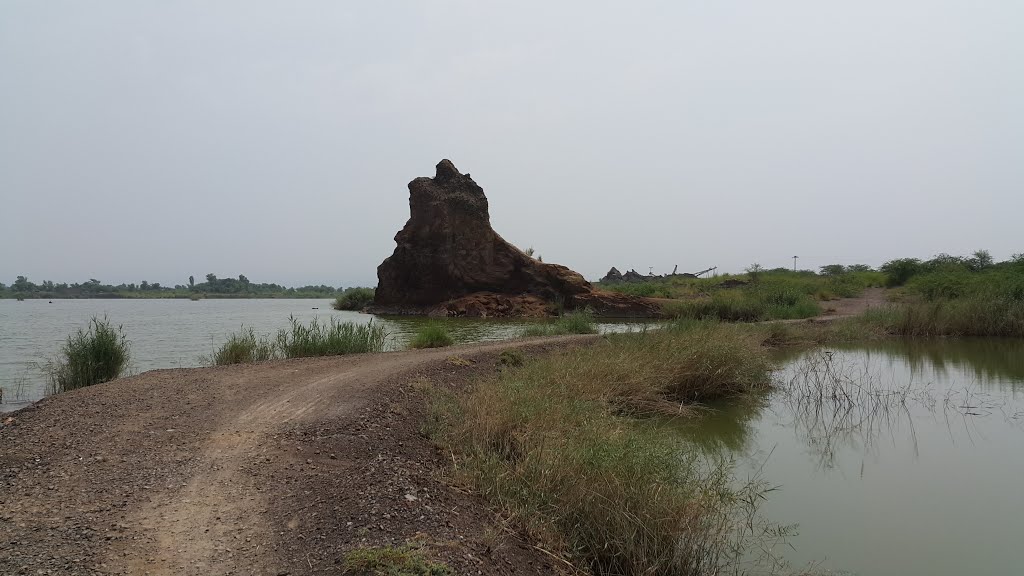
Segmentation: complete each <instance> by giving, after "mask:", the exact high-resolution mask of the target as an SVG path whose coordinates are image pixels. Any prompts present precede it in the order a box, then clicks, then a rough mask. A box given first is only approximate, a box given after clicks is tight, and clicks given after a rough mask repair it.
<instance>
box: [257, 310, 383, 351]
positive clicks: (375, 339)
mask: <svg viewBox="0 0 1024 576" xmlns="http://www.w3.org/2000/svg"><path fill="white" fill-rule="evenodd" d="M288 320H289V321H290V322H291V328H290V329H284V328H282V329H281V330H280V331H278V333H277V347H278V350H280V351H281V353H282V355H283V356H284V357H285V358H302V357H306V356H336V355H340V354H356V353H360V352H382V351H383V350H384V346H385V343H386V341H387V336H388V334H387V331H386V330H385V329H384V327H383V326H381V325H380V324H375V323H373V322H370V323H369V324H354V323H352V322H338V321H337V320H335V319H334V318H331V319H330V322H329V323H327V324H323V323H321V322H320V321H319V320H317V319H315V318H314V319H313V320H312V321H311V322H310V323H309V324H308V325H306V324H303V323H301V322H299V321H298V320H297V319H296V318H295V317H289V318H288Z"/></svg>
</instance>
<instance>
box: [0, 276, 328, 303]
mask: <svg viewBox="0 0 1024 576" xmlns="http://www.w3.org/2000/svg"><path fill="white" fill-rule="evenodd" d="M344 291H345V288H343V287H334V286H327V285H326V284H321V285H319V286H314V285H308V286H300V287H297V288H289V287H285V286H282V285H280V284H275V283H254V282H251V281H250V280H249V279H248V278H246V276H245V275H244V274H239V275H238V277H237V278H218V277H217V275H216V274H213V273H210V274H207V275H206V281H205V282H196V278H195V276H189V277H188V282H187V283H186V284H177V285H175V286H174V287H171V286H162V285H161V284H160V283H159V282H152V283H151V282H147V281H146V280H143V281H141V282H139V283H138V284H136V283H134V282H133V283H127V284H126V283H121V284H117V285H114V284H104V283H103V282H101V281H100V280H97V279H95V278H90V279H89V280H88V281H86V282H77V283H71V284H69V283H66V282H62V283H55V282H53V281H51V280H44V281H43V282H41V283H39V284H36V283H34V282H32V281H30V280H29V279H28V278H27V277H26V276H18V277H17V278H16V279H15V280H14V282H13V283H11V285H10V286H8V285H6V284H4V283H2V282H0V298H11V297H19V298H176V297H177V298H189V297H191V296H193V295H215V296H233V297H247V296H253V297H254V296H263V297H291V298H320V297H323V298H330V297H335V296H337V295H338V294H341V293H343V292H344Z"/></svg>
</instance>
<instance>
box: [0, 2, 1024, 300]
mask: <svg viewBox="0 0 1024 576" xmlns="http://www.w3.org/2000/svg"><path fill="white" fill-rule="evenodd" d="M1022 26H1024V3H1021V2H1017V1H1007V2H999V1H983V2H977V1H975V2H968V1H962V2H942V1H936V0H905V1H900V2H892V1H884V2H883V1H875V0H860V1H857V2H822V1H820V0H806V1H789V0H775V1H773V2H753V1H751V2H736V1H731V0H718V1H715V2H703V1H701V2H696V1H689V2H682V1H665V2H594V1H580V2H559V3H555V2H526V1H523V0H516V1H509V2H484V1H479V0H465V1H457V2H456V1H451V2H386V1H382V2H360V3H355V2H337V1H330V2H328V1H324V2H254V1H252V0H245V1H240V2H223V1H222V2H206V1H201V2H166V1H163V0H159V1H140V0H130V1H118V2H114V1H107V2H54V1H47V2H40V1H38V0H24V1H13V0H2V1H0V230H2V232H3V238H2V240H0V282H5V283H10V282H11V281H12V280H13V279H14V276H15V275H17V274H25V275H28V276H29V278H30V279H32V280H34V281H41V280H43V279H52V280H55V281H79V280H83V279H87V278H89V277H92V278H98V279H101V280H103V281H105V282H113V283H118V282H122V281H124V282H138V281H140V280H143V279H146V280H148V281H150V282H154V281H155V282H161V283H164V284H170V285H173V284H181V283H185V281H186V279H187V277H188V276H189V274H194V275H196V276H197V277H201V276H202V275H204V274H206V273H207V272H215V273H217V274H218V275H220V276H236V275H238V274H239V273H244V274H246V275H247V276H248V277H249V278H250V279H251V280H253V281H256V282H263V281H277V282H282V283H285V284H289V285H297V284H307V283H316V284H320V283H327V284H332V285H338V284H342V285H350V284H366V283H374V282H375V281H376V276H375V274H376V271H375V269H376V266H377V264H378V263H379V262H380V261H381V260H382V259H383V258H384V257H386V256H387V255H389V254H390V253H391V251H392V250H393V248H394V242H393V236H394V234H395V232H397V231H398V229H399V228H401V226H402V225H403V224H404V222H405V220H406V218H407V217H408V203H407V202H408V197H407V190H406V187H405V186H406V183H407V182H408V181H409V180H411V179H412V178H414V177H416V176H423V175H432V174H433V167H434V164H435V163H436V162H437V161H438V160H440V159H441V158H451V159H452V161H454V162H455V164H456V166H458V167H459V168H460V169H461V170H462V171H463V172H470V173H471V174H472V175H473V177H474V179H476V180H477V182H478V183H480V185H481V186H483V187H484V190H485V191H486V192H487V195H488V198H489V199H490V201H491V216H492V218H491V219H492V223H493V224H494V226H495V228H496V229H497V230H498V232H499V233H501V234H502V235H503V236H504V237H505V238H506V239H507V240H509V241H510V242H513V243H515V244H517V245H519V246H522V247H527V246H533V247H535V248H536V249H537V250H538V252H539V253H540V254H542V255H543V256H544V260H545V261H547V262H557V263H561V264H565V265H568V266H570V267H572V268H574V269H576V270H578V271H580V272H581V273H583V274H584V275H585V276H587V277H588V278H596V277H599V276H600V275H602V274H603V273H604V272H605V271H606V270H607V269H608V268H609V267H610V266H612V265H614V266H617V267H619V268H620V269H621V268H623V267H635V268H637V269H638V270H641V271H643V272H646V271H647V267H648V266H654V270H655V272H668V271H670V270H671V269H672V266H673V265H674V264H679V266H680V269H681V270H683V271H695V270H700V269H703V268H706V267H709V266H713V265H718V266H719V267H720V268H721V269H725V270H734V271H739V270H742V268H744V267H745V266H747V265H749V264H750V263H752V262H759V263H760V264H762V265H764V266H767V267H774V266H789V265H792V259H791V258H790V257H791V256H792V255H794V254H798V255H800V256H802V260H801V261H800V264H801V267H817V266H820V265H823V264H829V263H833V262H840V263H856V262H864V263H868V264H872V265H877V264H880V263H881V262H882V261H884V260H887V259H890V258H893V257H898V256H920V257H928V256H930V255H933V254H935V253H938V252H950V253H958V254H959V253H969V252H970V251H972V250H974V249H977V248H987V249H989V250H991V251H992V253H993V255H994V256H995V257H996V258H997V259H1005V258H1007V257H1009V256H1010V254H1011V253H1013V252H1024V234H1022V232H1021V230H1020V221H1021V215H1022V214H1024V104H1022V103H1024V36H1022V35H1021V30H1022Z"/></svg>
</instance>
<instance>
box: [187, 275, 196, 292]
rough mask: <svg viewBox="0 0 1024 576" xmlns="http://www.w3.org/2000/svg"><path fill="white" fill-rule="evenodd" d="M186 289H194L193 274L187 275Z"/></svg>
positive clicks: (194, 280) (194, 279)
mask: <svg viewBox="0 0 1024 576" xmlns="http://www.w3.org/2000/svg"><path fill="white" fill-rule="evenodd" d="M188 289H189V290H195V289H196V277H195V276H189V277H188Z"/></svg>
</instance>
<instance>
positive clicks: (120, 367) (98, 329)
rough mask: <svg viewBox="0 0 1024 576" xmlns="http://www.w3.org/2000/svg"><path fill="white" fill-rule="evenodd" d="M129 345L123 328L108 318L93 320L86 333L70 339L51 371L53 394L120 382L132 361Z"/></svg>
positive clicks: (50, 368)
mask: <svg viewBox="0 0 1024 576" xmlns="http://www.w3.org/2000/svg"><path fill="white" fill-rule="evenodd" d="M130 356H131V355H130V345H129V343H128V340H127V338H126V337H125V334H124V332H123V331H122V329H121V326H118V327H117V328H114V327H113V326H112V325H111V324H110V321H109V320H107V318H106V316H104V317H103V318H102V319H100V318H97V317H95V316H93V318H92V320H90V321H89V325H88V327H87V328H86V329H81V328H79V330H78V332H76V333H75V334H72V335H71V336H68V339H67V341H66V342H65V343H64V346H63V347H62V348H61V352H60V357H59V358H58V359H57V360H55V361H53V362H51V363H50V365H49V367H48V372H49V379H50V387H51V389H52V391H53V392H66V391H68V390H74V389H75V388H82V387H84V386H91V385H93V384H99V383H101V382H107V381H110V380H113V379H115V378H118V377H119V376H121V374H123V373H124V371H125V368H126V367H127V366H128V360H129V358H130Z"/></svg>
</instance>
